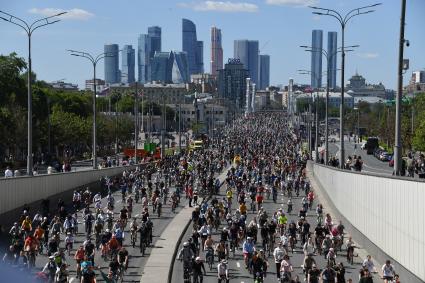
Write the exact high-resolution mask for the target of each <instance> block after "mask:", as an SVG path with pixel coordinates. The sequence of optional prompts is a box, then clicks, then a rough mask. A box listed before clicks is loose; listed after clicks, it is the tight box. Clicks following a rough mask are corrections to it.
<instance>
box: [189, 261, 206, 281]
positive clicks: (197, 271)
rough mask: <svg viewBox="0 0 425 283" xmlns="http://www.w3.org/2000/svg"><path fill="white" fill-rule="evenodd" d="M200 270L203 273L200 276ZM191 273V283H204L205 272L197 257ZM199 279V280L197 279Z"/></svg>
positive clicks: (201, 262)
mask: <svg viewBox="0 0 425 283" xmlns="http://www.w3.org/2000/svg"><path fill="white" fill-rule="evenodd" d="M202 270H203V271H204V273H203V274H202ZM192 272H193V282H198V283H202V282H203V281H204V277H203V275H207V272H206V271H205V266H204V262H203V261H202V259H201V258H200V257H199V256H198V257H197V258H196V259H195V261H194V262H193V264H192ZM198 278H199V279H198Z"/></svg>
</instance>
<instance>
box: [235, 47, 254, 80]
mask: <svg viewBox="0 0 425 283" xmlns="http://www.w3.org/2000/svg"><path fill="white" fill-rule="evenodd" d="M233 47H234V49H233V51H234V58H235V59H239V60H240V61H241V63H242V64H244V67H245V69H247V70H248V72H249V77H250V78H251V81H252V82H253V83H255V84H258V40H235V41H234V46H233Z"/></svg>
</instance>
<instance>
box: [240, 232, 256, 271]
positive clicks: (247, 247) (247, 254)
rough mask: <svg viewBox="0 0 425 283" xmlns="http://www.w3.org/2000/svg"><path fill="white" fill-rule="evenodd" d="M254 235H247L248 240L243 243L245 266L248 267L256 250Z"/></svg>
mask: <svg viewBox="0 0 425 283" xmlns="http://www.w3.org/2000/svg"><path fill="white" fill-rule="evenodd" d="M252 240H253V239H252V237H247V238H246V241H245V242H244V243H243V246H242V251H243V255H244V261H245V267H246V268H248V267H249V266H248V263H249V262H248V261H249V260H250V259H251V258H252V255H253V254H254V252H255V245H254V243H253V241H252Z"/></svg>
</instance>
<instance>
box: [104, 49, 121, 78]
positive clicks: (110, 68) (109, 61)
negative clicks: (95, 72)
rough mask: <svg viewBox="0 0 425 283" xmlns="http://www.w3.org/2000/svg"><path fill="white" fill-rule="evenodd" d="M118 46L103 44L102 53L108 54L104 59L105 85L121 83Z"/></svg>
mask: <svg viewBox="0 0 425 283" xmlns="http://www.w3.org/2000/svg"><path fill="white" fill-rule="evenodd" d="M118 50H119V49H118V44H105V46H104V52H105V53H106V54H108V56H106V57H105V60H104V61H105V82H106V83H107V84H116V83H119V82H120V81H121V78H120V77H121V76H120V70H119V58H118V56H119V54H118V52H119V51H118Z"/></svg>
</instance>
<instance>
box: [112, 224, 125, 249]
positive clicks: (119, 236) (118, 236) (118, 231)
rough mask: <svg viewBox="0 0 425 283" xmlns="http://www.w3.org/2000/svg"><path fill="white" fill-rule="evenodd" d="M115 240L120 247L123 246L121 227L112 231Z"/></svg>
mask: <svg viewBox="0 0 425 283" xmlns="http://www.w3.org/2000/svg"><path fill="white" fill-rule="evenodd" d="M114 235H115V238H116V239H117V241H118V243H119V245H120V246H122V245H123V241H124V231H123V229H122V228H121V227H119V226H118V227H117V228H116V229H115V231H114Z"/></svg>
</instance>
